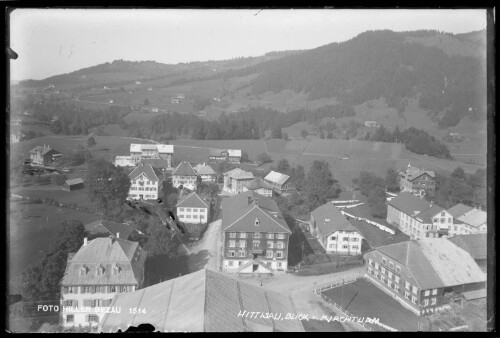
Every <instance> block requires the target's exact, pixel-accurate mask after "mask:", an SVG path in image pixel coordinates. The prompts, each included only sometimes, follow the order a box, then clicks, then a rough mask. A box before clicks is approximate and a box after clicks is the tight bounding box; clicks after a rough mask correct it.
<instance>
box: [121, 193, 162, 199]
mask: <svg viewBox="0 0 500 338" xmlns="http://www.w3.org/2000/svg"><path fill="white" fill-rule="evenodd" d="M128 195H129V197H131V198H137V197H140V196H141V195H142V194H128ZM142 196H143V198H144V199H156V198H157V196H156V195H151V194H145V195H142Z"/></svg>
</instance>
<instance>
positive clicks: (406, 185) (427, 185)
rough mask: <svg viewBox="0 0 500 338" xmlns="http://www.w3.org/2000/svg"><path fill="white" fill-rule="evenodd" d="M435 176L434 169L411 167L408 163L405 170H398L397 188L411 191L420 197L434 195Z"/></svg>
mask: <svg viewBox="0 0 500 338" xmlns="http://www.w3.org/2000/svg"><path fill="white" fill-rule="evenodd" d="M435 178H436V175H435V174H434V171H431V170H424V169H420V168H417V167H412V166H411V164H410V163H408V167H407V168H406V169H405V170H401V171H399V189H400V190H401V191H409V192H412V193H414V194H415V195H418V196H420V197H424V196H425V195H428V196H434V195H435V192H436V182H435Z"/></svg>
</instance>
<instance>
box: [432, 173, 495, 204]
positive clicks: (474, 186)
mask: <svg viewBox="0 0 500 338" xmlns="http://www.w3.org/2000/svg"><path fill="white" fill-rule="evenodd" d="M434 200H435V202H436V204H438V205H440V206H441V207H443V208H451V207H452V206H454V205H456V204H457V203H462V204H465V205H469V206H480V207H482V208H486V171H485V170H484V169H477V170H476V172H475V173H474V174H471V175H466V174H465V172H464V170H463V169H462V168H461V167H457V168H456V169H455V170H454V171H453V172H452V173H451V175H450V177H446V176H444V175H442V174H436V194H435V196H434Z"/></svg>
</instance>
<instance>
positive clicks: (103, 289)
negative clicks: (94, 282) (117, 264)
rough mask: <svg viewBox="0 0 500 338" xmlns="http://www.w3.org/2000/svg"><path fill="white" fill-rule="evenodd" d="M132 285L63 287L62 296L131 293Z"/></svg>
mask: <svg viewBox="0 0 500 338" xmlns="http://www.w3.org/2000/svg"><path fill="white" fill-rule="evenodd" d="M132 291H134V287H133V286H132V285H100V286H63V287H62V292H63V294H70V293H73V294H79V293H115V292H132Z"/></svg>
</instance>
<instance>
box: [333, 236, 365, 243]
mask: <svg viewBox="0 0 500 338" xmlns="http://www.w3.org/2000/svg"><path fill="white" fill-rule="evenodd" d="M330 239H331V240H332V241H336V240H337V236H332V237H330ZM342 240H343V241H344V242H349V237H342ZM339 241H340V237H339ZM350 241H351V242H358V241H359V238H357V237H352V238H351V239H350Z"/></svg>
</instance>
